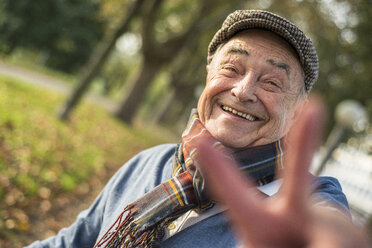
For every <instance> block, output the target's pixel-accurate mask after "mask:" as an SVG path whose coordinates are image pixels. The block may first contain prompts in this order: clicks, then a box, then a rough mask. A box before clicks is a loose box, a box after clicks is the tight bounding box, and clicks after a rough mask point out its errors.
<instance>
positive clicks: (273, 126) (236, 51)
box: [198, 29, 306, 149]
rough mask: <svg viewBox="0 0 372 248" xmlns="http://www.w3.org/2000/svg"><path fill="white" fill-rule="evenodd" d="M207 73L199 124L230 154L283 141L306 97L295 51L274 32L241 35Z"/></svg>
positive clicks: (220, 51)
mask: <svg viewBox="0 0 372 248" xmlns="http://www.w3.org/2000/svg"><path fill="white" fill-rule="evenodd" d="M207 70H208V75H207V82H206V87H205V89H204V91H203V93H202V95H201V96H200V98H199V102H198V112H199V116H200V120H201V122H202V123H203V124H204V126H205V127H206V128H207V130H208V131H209V132H210V133H211V134H212V136H213V137H215V138H216V139H217V140H219V141H221V142H222V144H224V145H225V146H227V147H229V148H232V149H241V148H245V147H249V146H257V145H264V144H268V143H271V142H274V141H276V140H278V139H280V138H282V137H283V136H284V135H285V134H286V133H287V132H288V130H289V128H290V126H291V125H292V122H293V120H294V117H295V115H296V112H297V111H299V109H300V106H301V105H302V103H303V102H304V99H305V98H306V97H305V93H302V89H303V76H302V69H301V65H300V63H299V61H298V59H297V56H296V54H295V52H294V50H293V48H292V47H290V46H289V44H288V43H287V42H286V41H284V40H283V39H282V38H280V37H279V36H277V35H275V34H273V33H272V32H268V31H264V30H258V29H257V30H246V31H243V32H240V33H238V34H237V35H235V36H234V37H232V38H231V39H230V40H229V41H228V42H227V43H225V44H224V45H222V46H221V47H220V48H219V49H218V50H217V51H216V53H215V55H214V57H213V59H212V61H211V63H210V64H209V65H208V66H207Z"/></svg>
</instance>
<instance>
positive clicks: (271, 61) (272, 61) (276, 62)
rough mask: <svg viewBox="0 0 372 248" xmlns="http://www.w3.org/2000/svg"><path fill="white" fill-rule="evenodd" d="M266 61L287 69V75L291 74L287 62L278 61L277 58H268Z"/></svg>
mask: <svg viewBox="0 0 372 248" xmlns="http://www.w3.org/2000/svg"><path fill="white" fill-rule="evenodd" d="M266 61H267V62H268V63H270V64H271V65H273V66H275V67H278V68H280V69H283V70H285V72H286V73H287V76H289V73H290V71H291V70H290V67H289V65H287V64H286V63H283V62H279V61H276V60H273V59H268V60H266Z"/></svg>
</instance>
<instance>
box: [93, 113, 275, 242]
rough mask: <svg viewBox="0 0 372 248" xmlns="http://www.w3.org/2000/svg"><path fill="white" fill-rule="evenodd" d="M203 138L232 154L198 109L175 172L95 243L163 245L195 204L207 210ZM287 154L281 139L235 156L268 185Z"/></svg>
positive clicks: (178, 152)
mask: <svg viewBox="0 0 372 248" xmlns="http://www.w3.org/2000/svg"><path fill="white" fill-rule="evenodd" d="M201 137H203V138H208V139H211V140H212V141H213V144H214V147H215V148H216V149H218V150H222V151H225V153H224V154H228V153H227V150H226V148H224V146H223V145H222V144H221V143H220V142H219V141H217V140H215V139H214V138H213V137H212V136H211V134H210V133H209V132H208V131H207V129H206V128H205V127H204V126H203V124H202V123H201V122H200V120H199V116H198V114H197V112H196V110H193V112H192V113H191V117H190V120H189V122H188V125H187V128H186V130H185V131H184V133H183V134H182V143H181V144H180V145H178V147H177V149H176V153H175V156H174V158H173V177H172V178H171V179H169V180H168V181H166V182H164V183H162V184H160V185H158V186H157V187H155V188H154V189H152V190H151V191H150V192H148V193H147V194H145V195H144V196H143V197H141V198H139V199H137V200H136V201H134V202H133V203H131V204H129V205H128V206H126V207H125V208H124V210H123V211H122V213H121V214H120V215H119V217H118V218H117V219H116V221H115V222H114V223H113V224H112V226H111V227H110V228H109V229H108V230H107V232H106V233H105V235H104V236H103V237H102V238H101V239H100V240H99V241H98V243H96V245H95V246H94V247H112V248H116V247H158V246H159V242H160V241H161V239H162V237H163V236H164V228H165V227H167V226H168V224H169V223H170V222H171V221H173V220H175V219H176V218H178V217H179V216H180V215H182V214H183V213H185V212H187V211H188V210H190V209H193V208H194V209H198V210H200V211H205V210H207V209H209V208H210V207H212V206H213V202H212V201H211V200H210V198H209V197H208V195H207V193H206V189H205V184H204V180H203V178H202V176H201V173H200V171H199V169H198V165H197V164H198V161H197V151H196V148H195V146H196V141H197V140H198V139H200V138H201ZM281 157H282V151H281V148H280V141H277V142H274V143H272V144H268V145H263V146H257V147H251V148H248V149H245V150H242V151H238V152H235V153H233V154H232V157H231V158H232V159H235V160H236V161H237V162H238V163H239V164H240V166H241V167H240V168H241V170H242V171H243V172H244V173H246V174H247V175H249V176H250V177H251V178H254V179H255V180H256V181H257V183H258V184H259V185H263V184H266V183H269V182H271V181H272V180H273V179H274V176H275V170H277V169H281V168H282V162H281Z"/></svg>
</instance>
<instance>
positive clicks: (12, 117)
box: [0, 77, 167, 246]
mask: <svg viewBox="0 0 372 248" xmlns="http://www.w3.org/2000/svg"><path fill="white" fill-rule="evenodd" d="M63 100H64V97H63V96H61V95H58V94H54V93H51V92H48V91H43V90H39V89H35V88H32V87H30V86H27V85H25V84H23V83H22V82H19V81H17V80H15V79H11V78H6V77H0V206H1V207H0V246H1V244H9V242H11V243H17V242H16V241H17V237H18V236H19V235H22V233H25V232H27V231H28V230H29V228H30V223H29V222H30V219H29V216H30V215H31V213H29V212H28V211H29V207H28V206H29V205H30V204H31V203H35V202H45V201H47V202H48V201H49V202H52V201H55V199H56V198H58V196H59V195H66V194H67V195H68V194H71V195H72V194H77V193H79V192H87V191H89V190H90V188H91V187H93V185H92V183H91V180H92V178H93V179H94V178H99V177H101V176H102V175H104V174H105V172H106V171H107V170H110V169H113V168H117V167H118V166H120V165H121V164H123V163H124V162H125V161H126V160H127V159H129V158H130V157H131V156H132V155H133V154H135V153H137V152H138V151H140V150H142V149H144V148H145V147H149V146H152V145H155V144H159V143H164V142H166V141H167V139H166V138H163V137H160V136H159V135H158V136H156V135H154V133H155V132H150V131H146V130H142V129H133V128H131V127H129V126H127V125H125V124H123V123H121V122H119V121H118V120H116V119H114V118H112V117H111V116H110V115H109V114H108V113H106V112H105V111H103V110H101V109H100V108H99V107H97V106H93V105H91V104H87V103H84V104H82V105H81V106H79V107H78V109H77V110H76V112H75V113H74V115H73V116H72V119H71V121H70V122H68V123H65V122H61V121H59V120H58V119H57V118H56V110H57V109H58V107H59V106H60V104H61V103H62V102H63ZM9 240H11V241H9Z"/></svg>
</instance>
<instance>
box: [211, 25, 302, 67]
mask: <svg viewBox="0 0 372 248" xmlns="http://www.w3.org/2000/svg"><path fill="white" fill-rule="evenodd" d="M252 42H253V43H255V44H259V43H260V42H261V43H262V42H265V43H266V44H267V45H269V46H271V47H273V48H274V49H276V50H277V51H280V52H281V53H282V55H284V56H285V57H288V58H289V57H290V58H293V59H295V60H296V61H297V63H298V66H299V67H300V69H301V70H303V68H302V65H301V62H300V58H299V55H298V53H297V52H296V50H295V49H294V48H293V47H292V45H291V44H289V43H288V42H287V41H286V40H284V39H283V38H282V37H280V36H279V35H277V34H275V33H273V32H271V31H268V30H264V29H249V30H243V31H241V32H238V33H237V34H235V35H234V36H232V37H231V38H230V39H228V40H227V41H225V42H224V43H222V44H221V45H220V46H219V47H218V49H217V51H216V53H217V52H221V51H222V50H223V52H224V53H226V52H227V51H228V50H229V47H234V48H237V49H241V52H244V50H245V49H246V47H247V45H248V44H249V43H252Z"/></svg>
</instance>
